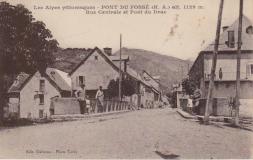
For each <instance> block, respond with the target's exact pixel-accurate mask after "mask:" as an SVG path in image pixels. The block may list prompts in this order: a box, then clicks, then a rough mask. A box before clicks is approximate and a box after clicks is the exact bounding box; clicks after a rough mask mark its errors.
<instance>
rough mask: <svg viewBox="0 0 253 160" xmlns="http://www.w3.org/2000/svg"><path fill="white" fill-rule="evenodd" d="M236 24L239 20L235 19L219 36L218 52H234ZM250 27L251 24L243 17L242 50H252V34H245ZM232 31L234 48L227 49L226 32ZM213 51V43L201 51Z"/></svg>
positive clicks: (236, 36) (236, 34)
mask: <svg viewBox="0 0 253 160" xmlns="http://www.w3.org/2000/svg"><path fill="white" fill-rule="evenodd" d="M238 24H239V19H237V20H236V21H235V22H234V23H233V24H232V25H231V26H230V27H229V28H228V29H226V30H225V31H224V32H223V33H221V35H220V42H219V44H220V45H219V51H236V50H237V40H238ZM250 26H252V22H251V21H250V20H249V19H248V18H247V17H246V16H243V19H242V48H241V49H242V50H253V34H248V33H246V29H247V28H248V27H250ZM231 30H233V31H234V38H235V46H234V47H233V48H230V47H228V46H227V45H226V44H225V42H226V41H227V40H228V32H227V31H231ZM213 50H214V42H212V43H211V44H209V45H208V46H207V48H206V49H204V50H203V51H213Z"/></svg>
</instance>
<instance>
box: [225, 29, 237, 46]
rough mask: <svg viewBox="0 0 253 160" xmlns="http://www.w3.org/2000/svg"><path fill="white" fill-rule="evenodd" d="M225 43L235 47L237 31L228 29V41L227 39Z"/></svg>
mask: <svg viewBox="0 0 253 160" xmlns="http://www.w3.org/2000/svg"><path fill="white" fill-rule="evenodd" d="M225 43H226V44H227V46H228V47H230V48H234V47H235V32H234V31H228V41H226V42H225Z"/></svg>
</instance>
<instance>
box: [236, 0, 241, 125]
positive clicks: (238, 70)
mask: <svg viewBox="0 0 253 160" xmlns="http://www.w3.org/2000/svg"><path fill="white" fill-rule="evenodd" d="M242 15H243V0H240V7H239V25H238V44H237V64H236V93H235V119H234V125H235V126H239V106H240V85H241V84H240V70H241V46H242Z"/></svg>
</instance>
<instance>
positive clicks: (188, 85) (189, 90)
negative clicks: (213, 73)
mask: <svg viewBox="0 0 253 160" xmlns="http://www.w3.org/2000/svg"><path fill="white" fill-rule="evenodd" d="M195 85H196V84H195V83H194V82H193V81H191V80H190V79H189V78H185V79H183V80H182V88H183V90H184V91H185V92H186V94H188V95H192V94H193V92H194V89H195Z"/></svg>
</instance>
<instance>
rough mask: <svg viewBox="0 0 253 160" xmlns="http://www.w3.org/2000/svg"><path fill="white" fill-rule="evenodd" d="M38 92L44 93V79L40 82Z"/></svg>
mask: <svg viewBox="0 0 253 160" xmlns="http://www.w3.org/2000/svg"><path fill="white" fill-rule="evenodd" d="M40 91H41V92H44V91H45V80H44V79H41V80H40Z"/></svg>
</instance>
